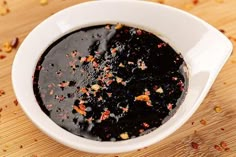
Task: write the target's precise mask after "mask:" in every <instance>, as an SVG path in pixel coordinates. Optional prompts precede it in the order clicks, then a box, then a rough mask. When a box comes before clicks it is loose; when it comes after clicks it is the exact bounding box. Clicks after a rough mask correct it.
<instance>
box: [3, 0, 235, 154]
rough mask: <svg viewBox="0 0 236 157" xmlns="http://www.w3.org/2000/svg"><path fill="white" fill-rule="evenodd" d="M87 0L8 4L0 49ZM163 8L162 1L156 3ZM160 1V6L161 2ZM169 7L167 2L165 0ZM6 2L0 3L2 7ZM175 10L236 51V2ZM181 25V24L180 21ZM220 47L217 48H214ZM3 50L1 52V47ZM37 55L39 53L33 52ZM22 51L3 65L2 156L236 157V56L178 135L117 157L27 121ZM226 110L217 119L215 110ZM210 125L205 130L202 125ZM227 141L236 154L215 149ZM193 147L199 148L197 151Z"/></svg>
mask: <svg viewBox="0 0 236 157" xmlns="http://www.w3.org/2000/svg"><path fill="white" fill-rule="evenodd" d="M83 1H86V0H49V1H48V2H49V3H48V5H45V6H41V5H40V3H39V0H27V1H21V0H8V1H7V3H8V7H9V9H10V13H8V14H7V15H5V16H0V45H2V44H3V43H4V42H5V41H9V40H11V39H12V38H14V37H19V38H20V42H22V41H23V40H24V38H25V37H26V36H27V34H28V33H29V32H30V31H31V30H32V29H33V28H34V27H35V26H36V25H38V24H39V23H40V22H42V21H43V20H44V19H45V18H47V17H48V16H50V15H51V14H53V13H55V12H57V11H59V10H61V9H63V8H66V7H68V6H72V5H74V4H78V3H81V2H83ZM152 1H154V2H158V0H152ZM159 1H160V0H159ZM162 1H163V0H162ZM2 2H3V0H0V4H1V5H2ZM163 2H164V3H165V4H167V5H171V6H174V7H177V8H180V9H183V10H186V11H188V12H190V13H191V14H194V15H196V16H198V17H200V18H202V19H204V20H206V21H207V22H208V23H210V24H211V25H213V26H215V27H216V28H218V29H223V30H225V35H226V36H228V37H230V39H231V41H232V42H233V44H234V47H235V46H236V1H235V0H224V1H223V0H199V1H198V3H197V4H196V5H193V3H192V0H164V1H163ZM180 22H181V21H180ZM209 46H214V45H209ZM0 47H1V46H0ZM32 53H34V52H32ZM15 54H16V50H14V51H13V52H11V53H9V54H7V53H5V52H0V55H6V56H7V57H6V58H5V59H1V60H0V90H1V89H2V90H4V91H5V92H6V94H5V95H2V96H0V110H1V112H0V156H1V157H3V156H6V157H21V156H24V157H36V156H37V157H58V156H61V157H95V156H97V157H115V156H117V157H118V156H119V157H171V156H173V157H174V156H175V157H176V156H177V157H185V156H190V157H192V156H193V157H195V156H197V157H198V156H206V157H236V52H235V50H234V53H233V55H232V56H231V57H230V59H229V60H228V62H227V63H226V65H225V66H224V68H223V69H222V71H221V72H220V74H219V76H218V77H217V79H216V81H215V83H214V85H213V87H212V88H211V90H210V92H209V94H208V96H207V97H206V99H205V100H204V102H203V103H202V104H201V106H200V108H199V109H198V110H197V112H196V113H195V114H194V115H193V116H192V117H191V118H190V119H189V120H188V121H187V122H186V123H185V124H184V125H183V126H182V127H181V128H180V129H178V130H177V131H176V132H175V133H174V134H172V135H171V136H169V137H168V138H166V139H165V140H163V141H161V142H160V143H157V144H154V145H152V146H150V147H148V148H145V149H141V150H138V151H134V152H129V153H123V154H112V155H101V154H100V155H99V154H89V153H84V152H80V151H77V150H73V149H71V148H68V147H66V146H63V145H61V144H59V143H57V142H55V141H54V140H52V139H51V138H49V137H47V136H46V135H45V134H43V133H42V132H41V131H39V130H38V129H37V128H36V127H35V126H34V125H33V124H32V123H31V121H30V120H29V119H28V118H27V117H26V116H25V114H24V113H23V111H22V110H21V108H20V106H19V105H17V106H16V105H15V104H14V103H13V101H14V100H15V96H14V93H13V89H12V84H11V66H12V62H13V59H14V55H15ZM216 105H219V106H221V107H222V112H221V113H216V112H215V111H214V107H215V106H216ZM202 119H204V120H206V122H207V124H206V125H202V124H201V123H200V120H202ZM221 141H225V142H226V143H227V144H228V147H229V148H230V150H229V151H228V152H226V151H217V150H216V149H215V148H214V145H219V144H220V142H221ZM191 142H196V143H198V144H199V148H198V149H193V148H192V146H191Z"/></svg>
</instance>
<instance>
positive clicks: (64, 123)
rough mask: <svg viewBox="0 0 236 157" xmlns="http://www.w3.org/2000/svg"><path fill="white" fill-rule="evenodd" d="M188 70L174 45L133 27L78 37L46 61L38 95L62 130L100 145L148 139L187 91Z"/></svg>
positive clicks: (53, 49)
mask: <svg viewBox="0 0 236 157" xmlns="http://www.w3.org/2000/svg"><path fill="white" fill-rule="evenodd" d="M184 68H186V64H185V63H184V60H183V58H182V56H181V55H180V54H178V53H176V52H175V51H174V49H173V48H171V47H170V46H169V44H167V43H165V42H164V41H162V40H161V39H160V38H158V37H157V36H155V35H154V34H152V33H149V32H146V31H144V30H141V29H137V28H132V27H128V26H122V25H120V24H118V25H116V26H115V25H102V26H95V27H88V28H84V29H80V30H77V31H75V32H72V33H70V34H68V35H65V36H64V37H62V38H60V39H58V40H57V41H56V42H54V43H53V44H52V45H51V46H50V47H49V48H48V49H47V50H46V51H45V52H44V54H43V55H42V56H41V58H40V60H39V62H38V64H37V67H36V70H35V75H34V80H33V87H34V93H35V97H36V99H37V101H38V103H39V105H40V107H41V109H42V110H43V111H44V112H45V113H46V114H47V115H48V116H49V117H50V118H51V119H52V120H53V121H54V122H55V123H56V124H58V125H59V126H61V127H62V128H64V129H66V130H68V131H70V132H71V133H73V134H76V135H78V136H82V137H85V138H88V139H92V140H99V141H119V140H126V139H130V138H134V137H138V136H141V135H143V134H146V133H148V132H150V131H152V130H154V129H156V128H158V127H159V126H160V125H162V124H163V123H164V122H165V121H166V119H168V118H169V117H170V116H171V115H172V114H173V113H174V110H175V109H176V108H177V107H178V106H179V105H180V104H181V102H182V100H183V98H184V96H185V94H186V90H187V83H188V80H187V77H186V72H184V70H183V69H184Z"/></svg>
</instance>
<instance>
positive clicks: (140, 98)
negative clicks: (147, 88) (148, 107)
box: [134, 95, 150, 102]
mask: <svg viewBox="0 0 236 157" xmlns="http://www.w3.org/2000/svg"><path fill="white" fill-rule="evenodd" d="M134 101H146V102H149V101H150V97H149V96H148V95H139V96H137V97H135V100H134Z"/></svg>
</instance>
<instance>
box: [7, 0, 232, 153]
mask: <svg viewBox="0 0 236 157" xmlns="http://www.w3.org/2000/svg"><path fill="white" fill-rule="evenodd" d="M117 22H119V23H123V24H126V25H129V26H134V27H139V28H142V29H144V30H147V31H150V32H152V33H154V34H157V35H158V36H160V37H161V38H163V39H164V40H165V41H166V42H168V43H170V44H171V45H172V46H173V47H174V48H175V49H176V50H177V51H178V52H180V53H181V54H182V55H183V56H184V59H185V61H186V62H187V64H188V67H189V89H188V94H187V95H186V98H185V100H184V102H183V103H182V105H181V106H180V107H179V109H178V110H177V112H176V113H175V114H174V116H173V117H172V118H170V119H169V120H168V121H167V122H166V123H165V124H163V125H162V126H161V127H159V128H158V129H156V130H155V131H153V132H151V133H149V134H147V135H144V136H141V137H138V138H135V139H131V140H127V141H119V142H98V141H91V140H87V139H84V138H81V137H78V136H76V135H73V134H71V133H69V132H67V131H65V130H64V129H62V128H61V127H59V126H57V125H56V124H55V123H54V122H53V121H51V120H50V118H49V117H47V116H46V115H45V114H44V113H43V112H42V111H41V109H40V107H39V105H38V104H37V102H36V99H35V97H34V93H33V86H32V76H33V74H34V69H35V66H36V63H37V61H38V59H39V57H40V56H41V54H42V53H43V52H44V50H45V49H46V48H47V47H48V46H49V45H50V44H51V43H53V42H54V41H55V40H57V39H58V38H60V37H62V36H63V35H65V34H67V33H69V32H72V31H73V30H76V29H79V28H83V27H86V26H93V25H98V24H107V23H111V24H116V23H117ZM209 45H214V47H213V46H209ZM231 50H232V45H231V43H230V42H229V41H228V40H227V39H226V38H225V37H224V36H223V35H222V34H221V33H220V32H218V31H217V30H216V29H214V28H213V27H211V26H210V25H208V24H207V23H205V22H203V21H202V20H200V19H198V18H196V17H194V16H192V15H190V14H187V13H185V12H183V11H180V10H177V9H174V8H171V7H168V6H164V5H160V4H154V3H150V2H144V1H123V0H121V1H94V2H87V3H83V4H80V5H76V6H73V7H70V8H68V9H65V10H63V11H60V12H58V13H56V14H55V15H53V16H51V17H49V18H48V19H46V20H45V21H44V22H42V23H41V24H40V25H38V26H37V27H36V28H35V29H34V30H33V31H32V32H31V33H30V34H29V35H28V36H27V38H26V39H25V40H24V42H23V43H22V45H21V47H20V48H19V50H18V53H17V55H16V57H15V60H14V64H13V69H12V81H13V86H14V90H15V94H16V96H17V99H18V101H19V102H20V104H21V106H22V108H23V110H24V111H25V113H26V114H27V115H28V117H29V118H30V119H31V120H32V121H33V122H34V123H35V124H36V125H37V126H38V127H39V128H40V129H41V130H42V131H43V132H45V133H46V134H47V135H49V136H50V137H52V138H54V139H55V140H57V141H59V142H61V143H63V144H65V145H67V146H70V147H72V148H75V149H79V150H82V151H87V152H93V153H118V152H126V151H131V150H135V149H139V148H142V147H146V146H148V145H150V144H153V143H156V142H158V141H160V140H162V139H164V138H165V137H167V136H168V135H170V134H171V133H173V132H174V131H175V130H176V129H178V128H179V127H180V126H181V125H183V124H184V122H186V121H187V120H188V118H189V117H190V116H191V115H192V114H193V113H194V111H195V110H196V109H197V108H198V106H199V105H200V103H201V102H202V100H203V98H204V97H205V95H206V94H207V92H208V90H209V88H210V87H211V85H212V83H213V82H214V80H215V78H216V76H217V74H218V73H219V71H220V69H221V68H222V66H223V64H224V63H225V62H226V60H227V58H228V57H229V55H230V52H231ZM209 59H211V63H209Z"/></svg>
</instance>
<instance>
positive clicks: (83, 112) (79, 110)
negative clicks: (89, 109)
mask: <svg viewBox="0 0 236 157" xmlns="http://www.w3.org/2000/svg"><path fill="white" fill-rule="evenodd" d="M73 109H74V110H75V111H76V112H78V113H80V114H81V115H83V116H86V111H84V110H81V109H80V108H78V107H77V106H73Z"/></svg>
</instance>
